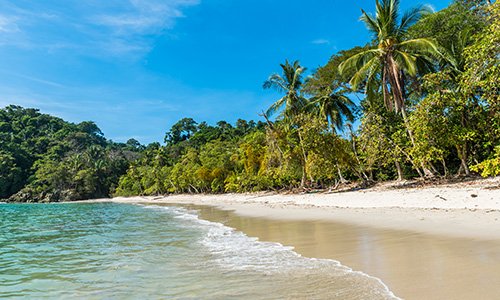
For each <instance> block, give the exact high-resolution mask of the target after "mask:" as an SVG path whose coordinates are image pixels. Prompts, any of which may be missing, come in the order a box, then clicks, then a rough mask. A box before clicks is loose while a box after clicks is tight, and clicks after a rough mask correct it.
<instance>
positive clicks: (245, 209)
mask: <svg viewBox="0 0 500 300" xmlns="http://www.w3.org/2000/svg"><path fill="white" fill-rule="evenodd" d="M499 187H500V177H497V178H493V179H488V180H477V181H472V182H467V183H459V184H450V185H440V186H433V187H423V188H395V186H394V184H386V185H384V186H379V187H375V188H371V189H367V190H360V191H352V192H342V193H315V194H300V195H296V194H295V195H283V194H276V193H257V194H223V195H172V196H166V197H132V198H114V199H112V200H109V199H108V200H106V199H101V200H94V201H113V202H126V203H138V202H140V203H171V204H198V205H211V206H216V207H219V208H222V209H227V210H234V211H235V212H236V213H237V214H240V215H245V216H254V217H265V218H273V219H290V220H294V219H295V220H318V219H321V220H331V221H336V222H346V223H351V224H356V225H364V226H372V227H382V228H391V229H397V230H410V231H417V232H424V233H431V234H438V235H446V236H454V237H467V238H476V239H500V188H499Z"/></svg>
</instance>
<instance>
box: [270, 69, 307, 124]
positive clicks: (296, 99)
mask: <svg viewBox="0 0 500 300" xmlns="http://www.w3.org/2000/svg"><path fill="white" fill-rule="evenodd" d="M280 66H281V68H282V69H283V73H282V75H279V74H272V75H271V76H269V78H268V79H267V80H266V81H265V82H264V89H271V88H273V89H275V90H277V91H278V92H280V93H284V94H285V95H284V96H283V97H281V98H280V99H278V100H277V101H276V102H274V103H273V104H272V105H271V106H270V107H269V108H268V109H267V111H266V112H265V116H266V117H270V116H272V115H274V114H275V113H276V112H278V111H280V110H281V111H282V112H281V114H280V116H281V117H283V118H284V119H289V118H291V117H293V116H295V115H297V114H298V113H299V112H301V111H302V110H303V108H304V107H305V105H306V103H307V99H306V98H304V97H303V96H302V95H301V88H302V84H303V80H302V74H303V73H304V71H305V70H306V69H305V68H303V67H301V66H300V63H299V61H295V62H293V64H290V62H288V60H286V61H285V63H284V64H280Z"/></svg>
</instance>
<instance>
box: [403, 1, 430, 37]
mask: <svg viewBox="0 0 500 300" xmlns="http://www.w3.org/2000/svg"><path fill="white" fill-rule="evenodd" d="M432 12H433V10H432V8H431V7H430V6H428V5H419V6H417V7H414V8H412V9H410V10H408V11H406V12H405V13H404V14H403V16H402V17H401V23H400V25H399V28H398V31H399V33H400V34H404V33H405V32H406V31H407V30H408V28H409V27H410V26H412V25H413V24H415V23H417V22H418V21H419V20H420V19H421V18H422V17H423V16H425V15H427V14H430V13H432Z"/></svg>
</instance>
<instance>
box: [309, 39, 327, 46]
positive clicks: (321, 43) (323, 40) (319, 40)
mask: <svg viewBox="0 0 500 300" xmlns="http://www.w3.org/2000/svg"><path fill="white" fill-rule="evenodd" d="M311 43H312V44H315V45H328V44H330V41H329V40H327V39H316V40H314V41H312V42H311Z"/></svg>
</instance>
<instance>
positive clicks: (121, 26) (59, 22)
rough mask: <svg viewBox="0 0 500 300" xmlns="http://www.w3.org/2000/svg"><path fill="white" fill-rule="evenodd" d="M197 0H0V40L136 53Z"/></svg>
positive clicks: (6, 43)
mask: <svg viewBox="0 0 500 300" xmlns="http://www.w3.org/2000/svg"><path fill="white" fill-rule="evenodd" d="M199 3H200V1H199V0H128V1H124V0H106V1H95V0H94V1H93V0H89V1H76V0H75V1H73V0H69V1H65V2H64V5H60V4H55V3H43V2H42V4H41V3H40V2H38V1H36V0H30V1H25V2H21V3H20V4H19V3H16V4H13V3H12V2H10V1H6V0H0V6H1V7H3V12H2V13H3V15H0V32H1V33H5V32H8V33H12V32H16V34H9V35H7V36H4V37H1V38H0V46H13V47H23V48H32V49H45V50H47V51H51V52H53V51H64V50H67V49H71V50H72V51H76V52H77V53H80V54H85V55H92V56H109V55H111V56H123V55H135V56H139V57H140V56H142V55H144V54H145V53H147V52H148V51H150V50H151V48H152V46H153V43H154V39H155V38H156V37H158V36H159V35H161V34H163V33H165V31H166V30H171V29H172V28H173V27H174V26H175V24H176V21H177V20H178V19H179V18H182V17H184V13H183V10H185V9H186V8H188V7H191V6H194V5H198V4H199Z"/></svg>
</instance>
